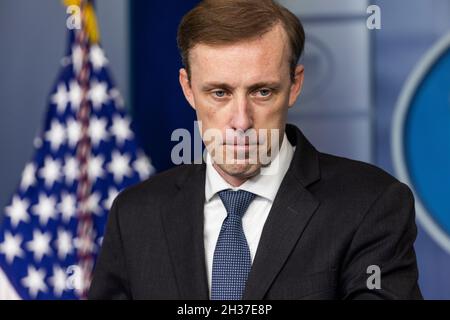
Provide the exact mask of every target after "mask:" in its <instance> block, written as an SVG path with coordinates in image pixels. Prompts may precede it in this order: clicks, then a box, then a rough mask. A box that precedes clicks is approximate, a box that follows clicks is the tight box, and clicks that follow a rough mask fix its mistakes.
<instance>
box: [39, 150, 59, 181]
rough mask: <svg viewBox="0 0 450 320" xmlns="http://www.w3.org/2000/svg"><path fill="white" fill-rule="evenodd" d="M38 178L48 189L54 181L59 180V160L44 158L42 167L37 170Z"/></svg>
mask: <svg viewBox="0 0 450 320" xmlns="http://www.w3.org/2000/svg"><path fill="white" fill-rule="evenodd" d="M39 177H41V178H42V179H44V180H45V185H46V186H47V188H50V187H51V186H52V185H53V184H54V183H55V182H56V181H58V180H59V179H60V178H61V164H60V161H59V160H55V159H53V158H52V157H50V156H48V157H46V158H45V162H44V166H43V167H42V168H41V169H39Z"/></svg>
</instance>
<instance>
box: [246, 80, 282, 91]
mask: <svg viewBox="0 0 450 320" xmlns="http://www.w3.org/2000/svg"><path fill="white" fill-rule="evenodd" d="M280 86H281V83H280V82H278V81H268V82H266V81H263V82H258V83H255V84H253V85H251V86H250V87H249V88H248V90H249V91H254V90H256V89H260V88H271V89H279V88H280Z"/></svg>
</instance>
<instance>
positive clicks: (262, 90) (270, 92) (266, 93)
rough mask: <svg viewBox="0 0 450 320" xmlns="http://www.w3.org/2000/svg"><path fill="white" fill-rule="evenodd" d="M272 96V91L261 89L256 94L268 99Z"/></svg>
mask: <svg viewBox="0 0 450 320" xmlns="http://www.w3.org/2000/svg"><path fill="white" fill-rule="evenodd" d="M271 94H272V90H270V89H260V90H258V91H256V92H255V95H257V96H260V97H263V98H266V97H269V96H270V95H271Z"/></svg>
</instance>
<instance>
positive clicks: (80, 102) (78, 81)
mask: <svg viewBox="0 0 450 320" xmlns="http://www.w3.org/2000/svg"><path fill="white" fill-rule="evenodd" d="M80 5H81V6H82V7H81V9H82V10H81V12H82V13H84V12H86V9H91V10H92V5H91V4H90V2H86V1H80ZM89 19H95V16H94V17H92V15H90V16H89ZM81 21H82V23H83V24H82V27H81V29H79V30H71V31H70V32H69V46H68V48H69V49H68V52H67V55H66V56H65V57H64V58H63V59H62V70H61V71H60V74H59V76H58V78H57V81H56V83H55V85H54V87H53V90H52V93H51V94H50V97H49V105H48V112H47V114H46V117H45V122H44V126H43V130H42V133H41V134H40V135H39V137H37V138H36V139H35V143H34V145H35V153H34V156H33V158H32V160H31V161H30V162H29V163H28V164H27V165H26V166H25V169H24V170H23V174H22V178H21V181H20V184H19V185H18V186H17V190H16V192H15V194H14V195H13V196H12V199H11V200H10V202H9V204H8V206H7V207H6V208H5V210H4V217H3V219H2V220H1V224H0V299H2V298H17V299H78V298H84V297H85V296H86V292H87V289H88V287H89V283H90V280H91V275H92V269H93V265H94V262H95V258H96V256H97V253H98V251H99V248H100V246H101V241H102V236H103V232H104V228H105V223H106V219H107V213H108V210H109V208H110V206H111V204H112V201H113V199H114V198H115V196H116V195H117V194H118V192H119V191H120V190H122V189H124V188H125V187H127V186H129V185H132V184H135V183H137V182H139V181H141V180H143V179H145V178H147V177H148V176H149V175H150V174H151V173H152V172H153V167H152V166H151V164H150V161H149V160H148V158H147V157H146V156H145V155H144V153H143V152H142V151H141V150H140V149H139V148H138V145H137V142H136V137H135V134H134V133H133V129H132V124H131V121H130V118H129V117H128V116H127V114H126V110H125V109H124V105H123V101H122V98H121V96H120V94H119V91H118V90H117V88H116V87H115V86H114V84H113V81H112V80H111V77H110V75H109V72H108V69H107V66H108V59H107V58H106V57H105V53H104V51H103V50H102V48H101V46H100V44H99V42H93V41H92V37H90V35H89V32H93V30H92V28H91V30H89V29H87V28H86V27H85V25H86V22H88V23H89V21H88V20H87V19H85V17H84V16H83V15H82V20H81ZM92 25H93V24H92V21H91V26H92ZM94 25H96V24H94ZM94 31H95V30H94Z"/></svg>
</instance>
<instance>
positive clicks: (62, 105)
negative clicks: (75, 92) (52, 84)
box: [51, 83, 68, 113]
mask: <svg viewBox="0 0 450 320" xmlns="http://www.w3.org/2000/svg"><path fill="white" fill-rule="evenodd" d="M51 101H52V103H54V104H56V110H57V111H58V112H59V113H63V112H64V111H65V110H66V107H67V101H68V95H67V89H66V85H65V84H64V83H60V84H58V87H57V89H56V93H55V94H54V95H53V96H52V98H51Z"/></svg>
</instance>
